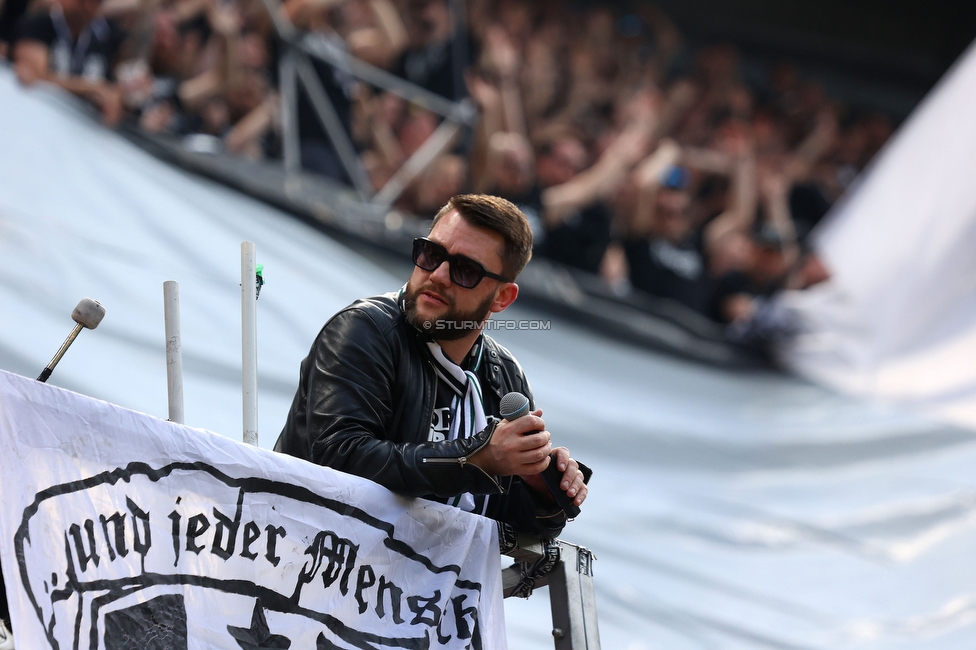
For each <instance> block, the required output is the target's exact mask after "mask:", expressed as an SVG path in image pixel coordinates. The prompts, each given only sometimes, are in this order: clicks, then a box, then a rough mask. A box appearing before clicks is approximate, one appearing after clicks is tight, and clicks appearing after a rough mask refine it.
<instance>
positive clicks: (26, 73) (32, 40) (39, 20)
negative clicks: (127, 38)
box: [13, 0, 124, 125]
mask: <svg viewBox="0 0 976 650" xmlns="http://www.w3.org/2000/svg"><path fill="white" fill-rule="evenodd" d="M100 4H101V0H58V1H57V2H55V3H54V4H53V5H51V7H50V9H48V10H46V11H41V12H38V13H35V14H31V15H28V16H26V17H25V18H24V19H23V21H22V22H21V24H20V27H19V29H18V30H17V37H16V42H15V44H14V48H13V60H14V66H15V69H16V71H17V78H18V79H19V80H20V82H21V83H23V84H25V85H31V84H34V83H37V82H38V81H46V82H49V83H53V84H56V85H58V86H61V87H62V88H64V89H65V90H67V91H69V92H71V93H73V94H75V95H78V96H79V97H83V98H85V99H87V100H88V101H90V102H92V103H93V104H94V105H95V106H97V107H98V108H99V110H101V112H102V118H103V120H104V121H105V123H107V124H112V125H114V124H117V123H118V122H119V121H120V120H121V119H122V115H123V104H122V91H121V88H120V87H119V86H118V84H116V83H115V77H114V72H113V70H114V64H115V62H116V56H117V54H118V51H119V46H120V45H121V43H122V40H123V38H124V35H123V33H122V31H121V30H120V29H119V28H118V26H117V25H116V24H115V23H114V22H112V21H110V20H106V19H105V18H103V17H101V16H99V6H100Z"/></svg>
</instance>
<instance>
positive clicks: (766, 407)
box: [0, 68, 976, 650]
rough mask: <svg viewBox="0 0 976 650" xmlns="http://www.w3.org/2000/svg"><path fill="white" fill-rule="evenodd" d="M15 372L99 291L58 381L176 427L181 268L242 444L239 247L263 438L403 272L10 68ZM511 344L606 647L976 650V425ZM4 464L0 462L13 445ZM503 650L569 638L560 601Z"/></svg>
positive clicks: (527, 621) (57, 337)
mask: <svg viewBox="0 0 976 650" xmlns="http://www.w3.org/2000/svg"><path fill="white" fill-rule="evenodd" d="M0 125H2V128H0V152H2V154H3V155H2V156H0V260H2V261H3V279H2V281H0V301H2V304H3V305H4V313H5V314H6V315H7V318H6V322H5V327H4V328H2V330H0V367H2V368H4V369H6V370H12V371H15V372H19V373H22V374H27V375H28V376H35V375H36V374H37V373H38V372H39V371H40V369H41V368H42V367H43V366H44V364H45V363H46V362H47V361H48V360H49V359H50V357H51V356H52V355H53V354H54V352H55V351H56V350H57V347H58V345H60V343H61V341H62V340H63V339H64V337H65V336H66V335H67V333H68V331H69V330H70V328H71V326H72V322H71V321H70V318H69V314H70V312H71V309H72V307H73V306H74V305H75V303H76V302H77V301H78V300H79V299H80V298H81V297H82V296H85V295H88V296H91V297H93V298H97V299H99V300H101V301H102V302H103V303H104V304H105V306H106V307H107V310H108V314H107V315H106V317H105V320H104V321H103V322H102V324H101V325H100V326H99V328H98V329H97V330H95V331H94V332H83V333H82V335H81V337H80V338H79V340H78V341H77V342H76V343H75V346H74V347H73V348H72V349H71V350H70V351H69V352H68V355H67V356H66V357H65V359H64V360H63V361H62V362H61V365H60V366H59V367H58V369H57V370H56V371H55V373H54V375H53V377H52V378H51V380H50V381H51V382H52V383H55V384H58V385H61V386H65V387H68V388H71V389H74V390H77V391H79V392H82V393H85V394H88V395H92V396H95V397H99V398H103V399H106V400H110V401H112V402H116V403H118V404H121V405H122V406H126V407H128V408H133V409H137V410H141V411H144V412H147V413H150V414H153V415H157V416H159V417H165V415H166V380H165V361H164V345H165V344H164V335H163V317H162V283H163V281H164V280H170V279H172V280H177V281H179V282H180V290H181V294H182V318H183V344H184V364H185V368H186V397H187V405H186V419H187V423H188V424H189V425H191V426H196V427H202V428H207V429H211V430H214V431H217V432H219V433H223V434H225V435H228V436H231V437H234V438H239V437H240V430H241V402H240V370H239V369H240V316H239V314H240V299H239V296H240V290H239V288H238V285H239V282H240V270H239V269H240V253H239V250H240V249H239V246H240V242H241V241H244V240H250V241H254V242H256V244H257V251H258V261H259V262H262V263H264V264H265V265H266V275H267V278H268V284H267V285H266V286H265V288H264V289H263V290H262V293H261V298H260V300H259V305H258V306H259V315H258V337H259V362H258V368H259V373H260V377H261V380H260V384H259V385H260V427H259V429H260V431H259V434H260V440H261V444H262V446H269V445H271V444H272V443H273V442H274V438H275V437H276V435H277V431H278V429H279V428H280V426H281V424H282V421H283V419H284V416H285V413H286V411H287V407H288V404H289V402H290V400H291V396H292V393H293V391H294V388H295V383H296V382H297V377H298V364H299V362H300V361H301V359H302V357H303V356H304V355H305V352H306V351H307V348H308V346H309V345H310V343H311V341H312V339H313V338H314V336H315V334H316V332H317V331H318V329H319V327H321V325H322V323H323V322H324V321H325V320H326V319H327V318H328V317H329V315H331V314H332V313H333V312H334V311H336V310H337V309H339V308H340V307H342V306H344V305H345V304H347V303H349V302H351V301H352V300H353V299H355V298H357V297H359V296H363V295H367V294H371V293H375V292H380V291H387V290H390V289H395V288H396V287H398V286H399V285H400V283H401V282H402V281H403V279H405V273H406V272H407V270H406V269H404V270H403V271H402V272H397V273H393V274H391V273H390V272H388V271H386V270H384V269H382V268H380V267H379V266H377V265H376V264H374V263H373V262H371V261H369V260H367V259H364V258H362V257H360V256H358V255H356V254H354V253H352V252H351V251H349V250H348V249H345V248H344V247H342V246H341V245H339V244H337V243H335V242H333V241H331V240H330V239H329V238H327V237H325V236H324V235H322V234H320V233H318V232H315V231H312V230H310V229H309V228H308V227H306V226H304V225H302V224H300V223H298V222H297V221H296V220H294V219H293V218H291V217H289V216H287V215H284V214H282V213H280V212H278V211H276V210H273V209H271V208H268V207H266V206H264V205H261V204H259V203H256V202H254V201H252V200H250V199H247V198H243V197H241V196H240V195H238V194H235V193H234V192H232V191H229V190H227V189H224V188H222V187H219V186H216V185H214V184H212V183H210V182H207V181H204V180H201V179H198V178H195V177H192V176H189V175H187V174H185V173H183V172H181V171H178V170H174V169H173V168H171V167H169V166H167V165H166V164H164V163H161V162H159V161H157V160H155V159H153V158H152V157H150V156H149V155H147V154H146V153H144V152H142V151H141V150H139V149H137V148H135V147H133V146H131V145H130V144H129V143H128V142H126V141H125V140H124V139H122V138H120V137H118V136H117V135H115V134H113V133H111V132H109V131H107V130H105V129H104V128H102V127H101V126H99V125H98V124H97V122H96V121H94V120H93V119H91V118H90V117H88V116H87V115H85V114H83V112H81V111H79V110H78V109H77V107H76V105H75V102H73V101H69V100H68V99H65V98H63V97H62V96H60V95H56V94H54V93H52V92H51V91H49V90H43V89H31V90H30V91H25V90H23V89H21V88H19V87H18V86H17V85H16V83H15V82H14V81H13V79H12V75H11V74H10V72H9V70H5V69H2V68H0ZM506 315H509V316H510V317H511V318H512V319H514V320H525V319H538V320H539V321H540V323H541V325H539V326H538V327H541V328H542V329H534V330H522V331H507V330H500V331H496V332H494V335H495V336H496V338H498V339H499V340H501V341H502V343H504V344H505V345H506V346H508V347H510V348H511V349H512V350H513V351H514V352H515V354H516V356H517V357H518V358H519V360H520V361H521V363H522V365H523V367H524V368H525V370H526V372H527V374H528V375H529V378H530V380H531V381H532V385H533V388H534V390H535V393H536V396H537V398H538V402H539V404H540V405H541V407H542V408H543V409H544V410H545V416H544V417H545V418H546V421H547V423H548V425H549V428H550V430H551V431H552V432H553V436H554V438H555V440H556V441H557V442H562V443H564V444H567V445H568V446H570V448H571V449H573V450H574V453H575V454H576V455H577V456H579V457H580V458H583V459H585V460H586V461H587V462H588V463H589V464H591V465H592V466H593V467H594V468H595V472H596V473H595V476H594V479H593V483H592V493H591V497H590V499H589V500H588V501H587V503H586V507H585V509H584V512H583V514H582V515H581V516H580V518H579V519H578V520H577V521H575V522H573V523H572V524H570V526H569V527H568V528H567V530H566V532H565V535H564V538H565V539H567V540H570V541H573V542H576V543H579V544H582V545H584V546H587V547H589V548H591V549H592V550H593V551H594V552H595V554H596V556H597V562H596V563H595V570H596V585H597V603H598V607H599V612H600V627H601V637H602V641H603V644H602V645H603V647H604V648H605V649H607V650H641V649H649V648H679V649H682V648H784V649H785V648H818V649H820V648H822V649H828V648H829V649H831V650H833V649H836V648H872V649H874V648H912V649H921V648H932V649H936V648H938V649H940V650H942V649H956V648H958V649H960V650H963V649H966V650H969V649H971V648H972V647H973V646H974V645H976V553H974V552H973V551H974V549H976V478H974V477H976V474H974V472H973V467H976V436H974V434H973V433H972V432H970V431H968V430H966V429H961V428H956V427H952V426H947V425H944V424H941V423H938V422H936V421H934V420H931V419H929V418H928V417H927V416H921V415H916V414H912V413H910V412H908V411H905V410H903V409H901V408H899V407H898V406H896V405H893V404H882V403H869V402H865V401H862V400H860V399H855V398H850V397H844V396H842V395H839V394H837V393H834V392H831V391H829V390H826V389H823V388H819V387H817V386H814V385H811V384H809V383H806V382H804V381H800V380H797V379H793V378H790V377H787V376H784V375H780V374H776V373H771V372H759V371H749V372H745V371H743V372H737V371H730V370H719V369H714V368H708V367H704V366H699V365H695V364H692V363H688V362H684V361H679V360H676V359H672V358H669V357H666V356H662V355H659V354H656V353H652V352H649V351H646V350H642V349H637V348H633V347H630V346H627V345H625V344H622V343H618V342H615V341H612V340H609V339H606V338H603V337H601V336H599V335H596V334H594V333H593V332H592V331H590V330H584V329H580V328H578V327H577V326H575V325H573V324H571V323H569V322H567V321H565V320H561V319H556V318H552V317H551V316H547V315H546V314H541V313H536V312H533V311H531V310H528V309H526V308H525V307H519V306H518V305H516V306H515V307H513V308H512V312H511V313H510V314H509V313H507V314H506ZM0 463H2V459H0ZM506 615H507V619H508V630H509V640H510V646H511V647H512V648H519V649H522V648H525V649H528V650H542V649H544V648H551V647H552V641H551V636H550V634H549V627H548V620H549V612H548V601H547V600H546V594H545V590H542V591H540V592H539V593H538V594H536V595H534V596H533V597H532V598H531V599H529V600H528V601H508V602H506Z"/></svg>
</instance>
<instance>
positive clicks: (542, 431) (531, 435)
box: [468, 392, 589, 519]
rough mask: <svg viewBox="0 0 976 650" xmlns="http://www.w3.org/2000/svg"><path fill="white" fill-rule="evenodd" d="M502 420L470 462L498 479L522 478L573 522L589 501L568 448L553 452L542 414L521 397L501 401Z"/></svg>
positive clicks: (585, 475) (583, 476)
mask: <svg viewBox="0 0 976 650" xmlns="http://www.w3.org/2000/svg"><path fill="white" fill-rule="evenodd" d="M500 412H501V416H502V417H503V418H504V419H503V420H502V421H501V422H499V423H498V424H497V425H496V426H495V431H494V433H493V434H492V437H491V440H490V441H489V442H488V444H487V445H485V446H484V447H483V448H482V449H481V450H480V451H478V453H476V454H474V455H473V456H471V457H470V458H469V459H468V462H470V463H473V464H475V465H477V466H478V467H480V468H481V469H483V470H484V471H485V472H487V473H489V474H493V475H495V476H519V477H520V478H521V479H522V480H523V481H525V483H526V484H528V485H529V486H530V487H531V488H533V489H534V490H536V491H537V492H541V493H543V494H546V493H548V494H550V495H551V496H552V498H553V499H554V500H555V502H556V504H557V505H558V506H559V507H560V508H562V509H563V510H564V511H565V512H566V515H567V516H568V517H569V518H570V519H572V518H573V517H576V516H577V515H579V513H580V509H579V506H581V505H582V504H583V501H585V500H586V495H587V487H586V484H585V481H586V478H588V476H589V471H588V470H586V471H584V468H582V467H581V466H580V464H579V463H578V462H577V461H576V460H574V459H573V458H571V457H570V455H569V449H567V448H566V447H555V448H553V446H552V442H551V440H550V435H549V432H548V431H546V423H545V421H544V420H543V419H542V410H541V409H536V410H535V411H531V412H530V411H529V400H528V398H527V397H525V395H522V394H521V393H515V392H512V393H508V394H507V395H505V396H504V397H503V398H502V401H501V409H500Z"/></svg>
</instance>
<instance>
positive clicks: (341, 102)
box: [283, 0, 407, 180]
mask: <svg viewBox="0 0 976 650" xmlns="http://www.w3.org/2000/svg"><path fill="white" fill-rule="evenodd" d="M283 13H284V15H285V17H287V18H288V19H289V20H291V21H292V22H293V23H295V24H296V25H297V26H298V27H299V28H300V29H303V30H306V31H307V34H306V36H305V42H306V44H307V45H308V46H309V47H310V48H312V49H313V50H314V49H323V50H327V51H331V52H333V53H337V54H342V53H343V52H348V53H349V54H352V55H353V56H355V57H357V58H359V59H363V60H365V61H366V62H367V63H372V64H373V65H377V66H381V67H389V66H391V65H392V64H393V62H394V61H395V60H396V59H397V57H398V56H399V53H400V52H402V51H403V48H404V47H406V44H407V37H406V29H405V28H404V25H403V22H402V19H401V17H400V15H399V12H398V11H397V9H396V7H395V6H394V5H393V4H392V3H391V2H390V0H368V2H362V1H361V0H345V2H343V1H341V0H340V1H336V0H288V1H287V2H286V3H285V4H284V7H283ZM313 67H314V69H315V73H316V76H317V78H318V80H319V82H320V83H321V87H322V90H323V91H324V94H325V96H326V98H327V99H328V101H329V102H330V103H331V104H332V108H333V109H334V110H335V113H336V116H337V117H338V118H339V123H340V124H341V126H342V128H343V129H344V130H345V133H346V134H347V135H350V134H351V133H352V99H353V97H355V95H356V93H357V89H356V82H355V79H353V78H352V77H350V76H349V75H348V74H346V73H345V72H343V71H341V70H339V69H337V68H334V67H333V66H331V65H329V64H328V63H325V62H323V61H320V60H318V59H314V60H313ZM298 130H299V134H300V139H301V159H302V167H303V168H305V169H307V170H310V171H313V172H316V173H319V174H322V175H323V176H326V177H329V178H333V179H337V180H342V179H345V178H346V177H347V174H346V172H345V167H344V164H343V162H342V160H341V159H340V157H339V154H338V150H337V148H336V145H335V144H334V143H333V142H332V138H331V137H330V135H329V134H328V132H327V131H326V129H325V128H324V127H323V124H322V120H321V118H320V116H319V115H318V112H317V111H316V109H315V107H314V104H313V102H312V99H311V97H310V96H309V94H308V91H307V90H304V89H303V90H300V91H299V93H298Z"/></svg>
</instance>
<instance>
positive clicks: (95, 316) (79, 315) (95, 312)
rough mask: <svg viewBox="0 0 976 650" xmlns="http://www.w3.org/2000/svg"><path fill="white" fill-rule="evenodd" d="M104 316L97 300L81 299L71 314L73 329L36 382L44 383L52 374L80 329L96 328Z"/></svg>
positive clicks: (103, 311)
mask: <svg viewBox="0 0 976 650" xmlns="http://www.w3.org/2000/svg"><path fill="white" fill-rule="evenodd" d="M104 316H105V308H104V307H102V304H101V303H100V302H98V301H97V300H92V299H91V298H82V299H81V301H80V302H79V303H78V304H77V306H75V308H74V310H73V311H72V312H71V320H73V321H74V322H75V327H74V329H73V330H71V334H68V338H66V339H65V340H64V343H62V344H61V349H59V350H58V353H57V354H55V355H54V358H53V359H51V362H50V363H49V364H47V366H45V367H44V370H42V371H41V374H40V375H38V377H37V381H40V382H46V381H47V380H48V377H50V376H51V373H52V372H54V366H56V365H58V361H61V357H63V356H64V353H65V352H67V351H68V347H70V346H71V344H72V343H74V342H75V339H76V338H78V334H79V333H80V332H81V328H83V327H84V328H87V329H90V330H93V329H95V328H96V327H98V324H99V323H101V322H102V318H103V317H104Z"/></svg>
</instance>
